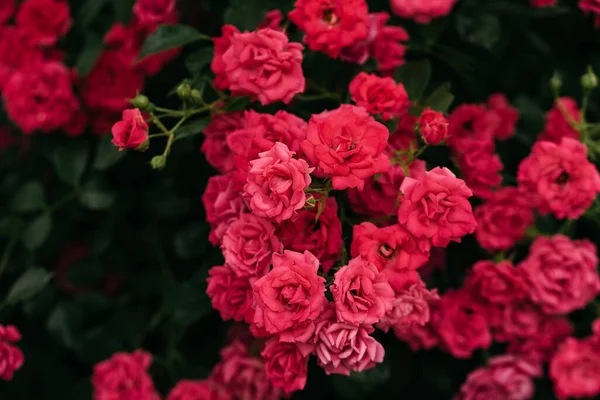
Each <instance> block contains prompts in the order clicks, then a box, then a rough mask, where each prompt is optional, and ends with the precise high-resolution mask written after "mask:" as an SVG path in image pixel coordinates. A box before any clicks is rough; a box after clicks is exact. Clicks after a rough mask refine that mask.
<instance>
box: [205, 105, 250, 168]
mask: <svg viewBox="0 0 600 400" xmlns="http://www.w3.org/2000/svg"><path fill="white" fill-rule="evenodd" d="M243 126H244V117H243V114H242V112H241V111H234V112H231V113H223V114H215V115H213V116H212V117H211V120H210V123H209V124H208V125H207V126H206V128H204V130H203V131H202V133H204V136H205V137H204V142H202V147H201V148H200V150H202V152H203V153H204V157H206V161H208V163H209V164H210V165H212V166H213V167H214V168H215V169H216V170H217V171H219V172H221V173H227V172H230V171H233V169H234V168H235V159H234V154H233V153H232V151H231V149H230V148H229V145H228V143H227V137H228V136H229V135H230V134H231V133H232V132H234V131H236V130H238V129H241V128H243Z"/></svg>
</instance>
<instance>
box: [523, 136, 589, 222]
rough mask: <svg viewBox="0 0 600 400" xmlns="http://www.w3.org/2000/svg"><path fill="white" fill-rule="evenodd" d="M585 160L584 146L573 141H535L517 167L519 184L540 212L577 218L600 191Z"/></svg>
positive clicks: (585, 148)
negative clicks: (533, 200)
mask: <svg viewBox="0 0 600 400" xmlns="http://www.w3.org/2000/svg"><path fill="white" fill-rule="evenodd" d="M587 157H588V152H587V146H586V145H584V144H583V143H581V142H578V141H576V140H574V139H569V138H563V139H562V141H561V142H560V144H556V143H552V142H536V143H535V144H534V145H533V149H532V150H531V154H530V155H529V157H527V158H525V159H524V160H523V161H521V164H520V165H519V173H518V175H517V179H518V181H519V185H520V186H522V188H523V190H524V191H525V193H526V194H531V195H533V196H535V204H536V205H537V208H538V209H539V211H540V213H542V214H548V213H553V214H554V215H555V216H556V217H557V218H560V219H563V218H569V219H577V218H579V217H580V216H582V215H583V213H585V211H586V210H587V209H588V208H589V207H590V206H591V205H592V203H593V202H594V199H595V198H596V195H597V194H598V193H599V192H600V174H598V170H597V169H596V167H595V166H594V164H592V163H591V162H589V161H588V158H587Z"/></svg>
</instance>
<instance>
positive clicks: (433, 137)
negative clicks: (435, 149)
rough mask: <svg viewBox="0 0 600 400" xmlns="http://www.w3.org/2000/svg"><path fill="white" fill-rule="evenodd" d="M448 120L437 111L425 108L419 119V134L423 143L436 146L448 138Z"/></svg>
mask: <svg viewBox="0 0 600 400" xmlns="http://www.w3.org/2000/svg"><path fill="white" fill-rule="evenodd" d="M448 125H449V123H448V120H447V119H446V117H444V114H442V113H441V112H439V111H434V110H432V109H431V108H429V107H427V108H426V109H425V111H423V112H422V113H421V116H420V117H419V132H420V133H421V136H422V137H423V140H424V141H425V143H428V144H431V145H434V146H435V145H438V144H440V143H442V142H443V141H444V140H446V138H447V137H448Z"/></svg>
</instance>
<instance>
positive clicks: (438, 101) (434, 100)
mask: <svg viewBox="0 0 600 400" xmlns="http://www.w3.org/2000/svg"><path fill="white" fill-rule="evenodd" d="M453 101H454V95H453V94H452V93H450V83H444V84H442V85H441V86H440V87H438V88H437V89H436V90H434V91H433V93H431V94H430V95H429V96H428V97H427V98H426V99H425V101H424V102H423V104H424V105H425V106H426V107H431V108H432V109H434V110H436V111H440V112H443V113H444V114H447V113H448V109H449V108H450V105H451V104H452V102H453Z"/></svg>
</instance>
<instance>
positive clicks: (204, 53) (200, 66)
mask: <svg viewBox="0 0 600 400" xmlns="http://www.w3.org/2000/svg"><path fill="white" fill-rule="evenodd" d="M213 55H214V49H213V48H212V47H205V48H203V49H198V50H195V51H194V52H192V53H191V54H190V55H189V56H187V58H186V59H185V67H186V68H187V70H188V71H189V72H190V75H192V76H197V75H199V74H200V73H202V71H203V70H204V69H205V68H206V67H208V66H209V65H210V63H211V61H212V59H213Z"/></svg>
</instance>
